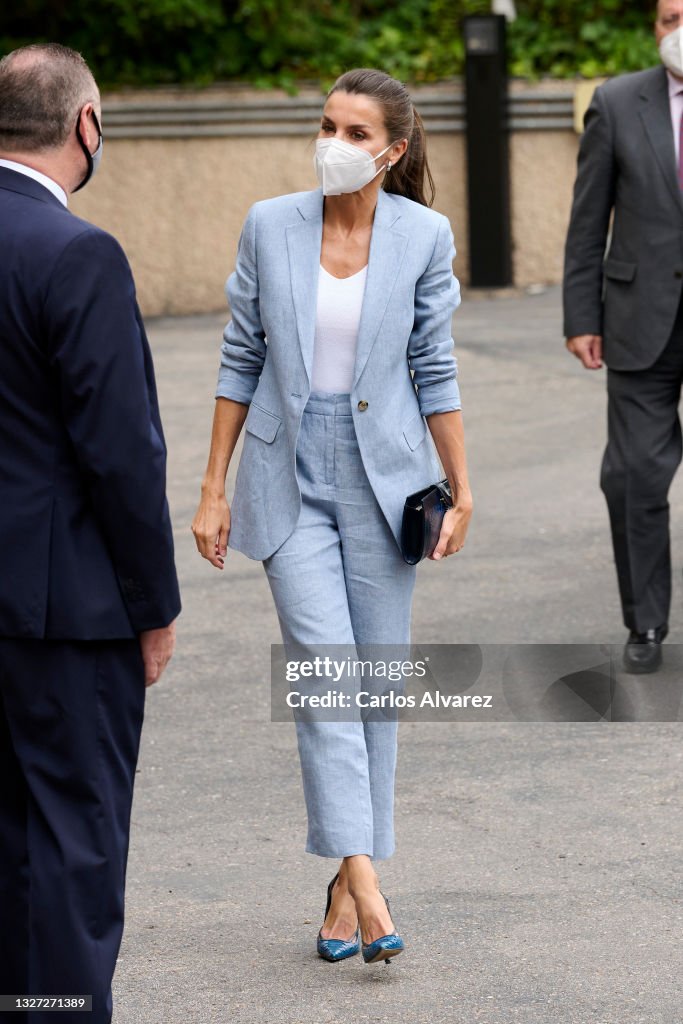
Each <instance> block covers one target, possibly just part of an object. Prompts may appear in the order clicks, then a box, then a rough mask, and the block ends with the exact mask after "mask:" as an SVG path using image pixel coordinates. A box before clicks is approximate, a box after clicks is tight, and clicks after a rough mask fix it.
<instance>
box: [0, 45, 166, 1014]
mask: <svg viewBox="0 0 683 1024" xmlns="http://www.w3.org/2000/svg"><path fill="white" fill-rule="evenodd" d="M100 116H101V115H100V98H99V92H98V89H97V86H96V84H95V81H94V79H93V77H92V74H91V73H90V70H89V69H88V66H87V64H86V63H85V61H84V60H83V59H82V58H81V57H80V55H79V54H77V53H75V52H74V51H72V50H69V49H67V48H65V47H61V46H56V45H44V46H42V45H41V46H29V47H24V48H22V49H20V50H15V51H14V52H13V53H11V54H9V55H8V56H6V57H5V58H3V60H2V61H0V995H16V996H20V995H31V996H59V995H65V996H73V995H79V996H91V997H92V1013H91V1014H90V1015H89V1016H88V1015H86V1017H84V1016H83V1015H82V1014H81V1013H80V1012H79V1013H74V1012H65V1011H62V1012H61V1013H60V1018H59V1019H60V1021H61V1022H62V1024H64V1022H68V1021H72V1020H73V1021H82V1020H84V1019H88V1020H90V1021H91V1022H92V1024H105V1022H109V1021H110V1020H111V1015H112V1000H111V981H112V976H113V973H114V968H115V964H116V957H117V953H118V950H119V946H120V943H121V936H122V931H123V894H124V882H125V870H126V858H127V853H128V836H129V826H130V813H131V802H132V795H133V780H134V775H135V765H136V761H137V756H138V749H139V742H140V731H141V727H142V719H143V711H144V697H145V687H146V685H147V686H149V685H150V684H152V683H154V682H155V681H156V680H157V679H158V678H159V676H160V675H161V673H162V671H163V669H164V667H165V665H166V663H167V662H168V660H169V658H170V657H171V655H172V652H173V647H174V643H175V634H174V625H173V623H174V620H175V618H176V616H177V615H178V613H179V611H180V598H179V591H178V582H177V577H176V572H175V566H174V557H173V537H172V533H171V524H170V520H169V512H168V504H167V500H166V493H165V487H166V484H165V477H166V447H165V441H164V436H163V431H162V426H161V420H160V417H159V407H158V402H157V395H156V387H155V381H154V371H153V366H152V359H151V354H150V349H149V345H148V343H147V339H146V337H145V332H144V328H143V324H142V320H141V318H140V313H139V310H138V307H137V303H136V299H135V289H134V284H133V279H132V276H131V272H130V268H129V265H128V262H127V260H126V257H125V255H124V253H123V251H122V249H121V247H120V246H119V244H118V243H117V242H116V241H115V239H114V238H112V237H111V236H110V235H108V234H106V233H105V232H104V231H101V230H99V229H98V228H95V227H93V226H92V225H90V224H88V223H86V222H85V221H82V220H80V219H79V218H77V217H75V216H73V215H72V214H71V213H70V212H69V211H68V209H67V196H68V194H69V193H71V192H74V191H76V190H77V189H78V188H80V187H82V186H83V185H84V184H85V183H86V182H87V181H88V180H89V178H90V176H91V175H92V173H93V171H94V170H95V169H96V167H97V164H98V162H99V156H100V154H101V149H102V136H101V132H100ZM4 1019H5V1017H4V1015H3V1020H4ZM6 1019H7V1020H8V1021H9V1020H14V1021H26V1022H27V1024H44V1022H46V1021H53V1020H54V1016H53V1014H52V1013H49V1014H48V1013H41V1012H35V1011H31V1012H23V1011H17V1012H15V1013H10V1014H8V1016H7V1018H6Z"/></svg>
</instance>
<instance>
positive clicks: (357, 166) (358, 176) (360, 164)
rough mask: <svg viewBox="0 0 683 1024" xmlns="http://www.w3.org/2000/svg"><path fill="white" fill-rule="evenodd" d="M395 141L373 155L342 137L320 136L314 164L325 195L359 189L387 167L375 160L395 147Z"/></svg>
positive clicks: (317, 141)
mask: <svg viewBox="0 0 683 1024" xmlns="http://www.w3.org/2000/svg"><path fill="white" fill-rule="evenodd" d="M392 146H393V142H390V143H389V145H388V146H387V147H386V148H385V149H383V150H382V152H381V153H377V155H376V156H373V155H372V154H371V153H368V151H367V149H361V148H360V146H352V145H351V143H350V142H342V141H341V140H340V139H316V142H315V156H314V157H313V165H314V167H315V173H316V174H317V176H318V181H319V182H320V184H321V185H322V189H323V195H326V196H341V195H344V194H346V193H347V192H357V191H358V190H359V189H361V188H363V187H364V186H365V185H367V184H368V183H369V182H371V181H372V179H373V178H376V177H377V175H378V174H381V172H382V171H383V170H384V169H385V167H387V164H385V165H384V167H380V168H379V170H377V168H376V167H375V160H376V159H377V158H378V157H380V156H382V155H383V154H384V153H386V151H387V149H391V147H392Z"/></svg>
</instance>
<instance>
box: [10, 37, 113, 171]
mask: <svg viewBox="0 0 683 1024" xmlns="http://www.w3.org/2000/svg"><path fill="white" fill-rule="evenodd" d="M98 101H99V92H98V89H97V84H96V82H95V79H94V78H93V75H92V72H91V70H90V68H89V67H88V65H87V64H86V62H85V60H84V59H83V57H82V56H81V55H80V53H77V52H76V51H75V50H71V49H69V47H68V46H61V45H60V44H59V43H34V44H32V45H30V46H22V47H20V48H19V49H18V50H13V51H12V52H11V53H8V54H7V55H6V56H5V57H3V58H2V60H0V150H2V151H4V152H6V153H11V152H17V153H18V152H27V153H28V152H31V153H32V152H38V151H40V150H44V149H53V148H56V147H59V146H63V145H64V143H65V142H66V140H67V138H68V137H69V132H71V131H72V130H73V128H74V126H75V124H76V118H77V117H78V112H79V110H81V108H82V107H84V106H85V104H86V103H97V102H98Z"/></svg>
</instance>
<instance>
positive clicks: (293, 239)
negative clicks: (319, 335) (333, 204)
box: [287, 189, 323, 386]
mask: <svg viewBox="0 0 683 1024" xmlns="http://www.w3.org/2000/svg"><path fill="white" fill-rule="evenodd" d="M298 209H299V213H300V214H301V218H302V219H301V220H300V221H299V222H298V223H295V224H290V225H288V227H287V253H288V256H289V273H290V278H291V282H292V299H293V301H294V312H295V314H296V322H297V328H298V332H299V345H300V347H301V356H302V358H303V362H304V366H305V368H306V374H307V375H308V382H309V386H310V382H311V378H312V374H313V342H314V339H315V314H316V305H317V299H318V277H319V275H320V249H321V246H322V240H323V194H322V189H317V190H316V191H314V192H309V193H307V194H306V196H305V197H304V198H303V199H302V201H301V203H300V204H299V207H298Z"/></svg>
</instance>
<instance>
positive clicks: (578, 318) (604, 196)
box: [564, 66, 683, 370]
mask: <svg viewBox="0 0 683 1024" xmlns="http://www.w3.org/2000/svg"><path fill="white" fill-rule="evenodd" d="M585 128H586V130H585V134H584V136H583V138H582V141H581V147H580V151H579V161H578V175H577V179H576V185H575V189H574V203H573V207H572V214H571V222H570V226H569V233H568V236H567V244H566V251H565V272H564V332H565V336H566V337H572V336H573V335H577V334H602V335H603V339H604V340H603V350H604V351H603V354H604V358H605V362H606V363H607V365H608V366H609V367H610V368H611V369H614V370H640V369H645V368H647V367H649V366H651V365H652V364H653V363H654V362H655V361H656V359H657V357H658V356H659V355H660V354H661V352H662V350H663V349H664V347H665V345H666V343H667V341H668V339H669V337H670V335H671V330H672V328H673V325H674V321H675V319H676V313H677V310H678V305H679V301H680V297H681V283H682V281H683V201H682V199H681V190H680V187H679V184H678V170H677V167H676V154H675V149H674V137H673V131H672V125H671V113H670V106H669V93H668V79H667V75H666V70H665V68H664V67H663V66H660V67H656V68H650V69H648V70H647V71H639V72H636V73H634V74H628V75H620V76H619V77H617V78H614V79H612V80H610V81H609V82H606V83H605V84H604V85H601V86H599V87H598V88H597V89H596V91H595V95H594V98H593V101H592V103H591V105H590V107H589V109H588V111H587V113H586V118H585ZM612 212H614V221H613V227H612V234H611V241H610V245H609V251H608V253H607V255H606V257H605V248H606V243H607V236H608V230H609V225H610V216H611V214H612Z"/></svg>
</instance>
